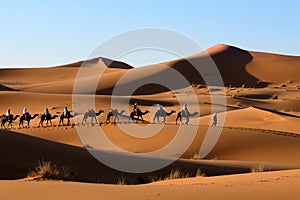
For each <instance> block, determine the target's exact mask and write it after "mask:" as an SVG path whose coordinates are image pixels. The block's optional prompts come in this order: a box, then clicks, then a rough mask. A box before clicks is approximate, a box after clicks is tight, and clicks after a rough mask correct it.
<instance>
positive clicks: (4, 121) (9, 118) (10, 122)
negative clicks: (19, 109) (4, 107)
mask: <svg viewBox="0 0 300 200" xmlns="http://www.w3.org/2000/svg"><path fill="white" fill-rule="evenodd" d="M18 117H20V115H16V116H15V117H14V116H13V115H10V116H9V117H8V118H7V117H6V115H2V116H1V128H2V127H4V128H6V127H5V124H6V122H8V126H7V128H9V125H10V127H11V128H12V122H13V121H15V120H16V119H17V118H18Z"/></svg>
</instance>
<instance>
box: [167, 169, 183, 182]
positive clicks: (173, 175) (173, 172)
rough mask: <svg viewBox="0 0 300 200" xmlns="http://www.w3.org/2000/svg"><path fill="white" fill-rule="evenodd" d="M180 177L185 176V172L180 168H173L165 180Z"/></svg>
mask: <svg viewBox="0 0 300 200" xmlns="http://www.w3.org/2000/svg"><path fill="white" fill-rule="evenodd" d="M178 178H184V175H183V173H182V172H181V171H180V170H179V169H176V170H173V169H172V170H171V172H170V174H169V175H168V176H167V177H166V178H165V180H172V179H178Z"/></svg>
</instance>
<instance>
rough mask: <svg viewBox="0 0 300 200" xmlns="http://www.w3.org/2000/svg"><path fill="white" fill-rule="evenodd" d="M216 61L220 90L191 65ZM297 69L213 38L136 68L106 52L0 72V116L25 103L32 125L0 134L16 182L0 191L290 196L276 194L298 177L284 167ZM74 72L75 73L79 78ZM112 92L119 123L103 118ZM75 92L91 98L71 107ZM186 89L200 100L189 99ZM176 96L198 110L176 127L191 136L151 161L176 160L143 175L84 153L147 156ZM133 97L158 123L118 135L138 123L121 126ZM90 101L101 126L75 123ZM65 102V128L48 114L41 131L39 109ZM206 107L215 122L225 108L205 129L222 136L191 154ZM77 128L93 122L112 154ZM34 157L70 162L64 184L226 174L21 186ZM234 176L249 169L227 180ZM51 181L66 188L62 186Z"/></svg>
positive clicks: (292, 159) (299, 61) (291, 162)
mask: <svg viewBox="0 0 300 200" xmlns="http://www.w3.org/2000/svg"><path fill="white" fill-rule="evenodd" d="M212 61H213V62H212ZM214 63H215V65H216V67H217V69H218V70H219V71H220V74H221V76H222V79H223V81H224V85H225V86H226V87H225V93H222V92H221V89H220V88H216V87H214V86H220V85H223V83H222V84H220V82H217V81H215V82H211V84H210V85H209V87H207V85H206V84H205V82H204V78H203V77H202V76H201V75H200V74H199V73H198V71H199V70H200V71H203V72H209V70H208V69H210V67H212V65H213V64H214ZM193 65H194V66H193ZM299 66H300V58H299V57H297V56H283V55H275V54H270V53H259V52H250V51H246V50H243V49H240V48H236V47H233V46H228V45H222V44H221V45H216V46H214V47H211V48H209V49H207V50H206V51H205V52H200V53H198V54H195V55H191V56H189V57H186V58H182V59H177V60H173V61H168V62H163V63H159V64H153V65H149V66H144V67H140V68H132V67H131V66H130V65H127V64H126V63H123V62H119V61H112V60H110V59H106V58H95V59H90V60H88V61H85V62H83V61H80V62H76V63H72V64H68V65H63V66H56V67H51V68H31V69H0V112H1V113H0V114H4V113H5V112H6V110H7V109H8V108H10V109H11V112H12V114H14V115H17V114H19V115H20V114H21V112H22V109H23V107H24V106H26V107H27V108H28V110H29V112H30V113H31V114H32V115H33V114H38V115H39V116H38V117H36V118H35V119H33V120H31V122H30V123H31V126H30V128H19V127H18V123H19V120H16V121H14V122H13V123H12V125H13V127H12V128H10V129H6V130H0V138H1V139H0V146H1V150H0V154H1V155H2V156H1V167H0V169H1V170H0V178H1V179H22V180H18V181H17V180H12V181H0V185H1V189H2V192H1V194H3V195H2V196H1V195H0V196H1V197H2V198H5V199H6V198H8V197H11V198H13V199H15V198H21V196H22V195H23V196H22V197H26V195H27V194H28V195H29V196H31V197H28V198H32V199H34V198H39V196H38V195H40V194H41V193H39V192H37V193H34V194H31V193H26V195H25V194H23V191H25V190H28V189H29V190H30V191H31V188H33V187H36V186H38V187H39V189H40V190H39V191H47V190H53V191H57V192H53V193H51V195H52V196H51V195H50V196H49V199H52V197H53V198H55V197H56V195H57V194H58V193H63V197H66V196H68V197H70V198H71V197H73V196H74V195H75V193H73V192H71V189H74V188H75V190H76V191H80V195H82V196H80V195H78V196H77V195H76V196H74V198H79V199H80V198H81V197H83V196H84V197H93V195H95V192H96V191H103V192H104V193H103V194H102V195H103V197H104V198H112V199H113V198H115V196H114V193H115V191H117V190H118V191H122V192H123V194H124V195H130V197H133V196H135V197H133V199H135V198H142V196H139V195H144V194H141V193H140V192H137V191H140V190H141V189H143V190H145V191H147V195H148V196H147V197H146V198H149V199H150V198H156V197H157V198H159V199H169V198H173V197H174V199H181V198H182V197H183V195H184V197H185V198H186V197H187V196H189V197H190V198H191V199H193V198H197V199H199V197H206V196H207V197H228V195H229V194H230V193H234V194H233V197H235V198H239V199H243V198H245V194H248V193H249V192H251V193H253V194H254V193H255V195H256V196H255V197H257V198H264V197H266V198H267V197H270V198H272V197H274V198H277V197H282V196H284V197H287V198H289V199H292V198H293V195H298V193H297V191H293V190H292V189H287V190H285V192H283V193H280V194H278V191H279V190H278V188H286V187H287V185H288V186H291V188H293V187H295V184H290V183H291V182H293V181H295V183H297V184H298V182H299V179H298V176H299V171H298V170H290V169H295V168H299V166H300V159H299V156H298V153H299V151H300V128H299V126H298V124H299V117H298V116H300V113H299V112H300V104H299V98H300V95H299V89H300V85H299V84H300V83H299V81H300V80H299V73H300V71H299V70H300V68H299ZM194 67H196V68H194ZM207 70H208V71H207ZM78 72H80V73H82V74H81V75H80V76H79V75H78ZM76 81H79V82H76ZM77 83H78V84H79V86H80V87H79V89H78V88H77V89H78V90H76V91H74V88H75V87H74V84H77ZM92 85H94V86H95V88H93V87H92ZM116 85H117V87H116ZM262 86H263V87H262ZM116 89H118V91H119V92H117V93H114V96H113V97H114V100H115V101H116V102H117V103H118V105H119V107H118V110H119V111H121V110H123V109H124V111H125V112H122V115H120V121H119V123H117V124H114V123H107V124H106V116H107V114H108V113H109V111H110V110H111V109H112V95H111V94H112V93H113V92H116ZM73 92H76V93H77V94H78V95H80V96H81V97H82V98H83V99H89V98H90V97H91V94H92V95H94V94H95V99H93V102H88V103H87V104H88V105H86V107H84V108H82V109H81V110H76V109H74V107H73V106H74V105H76V104H78V102H76V101H74V99H73V98H72V94H73ZM192 93H194V94H195V96H196V100H198V102H195V101H192V99H191V96H192ZM212 97H214V98H217V99H221V98H225V99H226V102H223V103H220V104H216V103H215V102H212ZM179 98H184V99H185V103H187V104H188V106H189V109H190V111H191V112H194V111H197V110H196V108H197V107H198V106H199V107H200V111H201V112H200V113H199V114H195V115H194V116H193V117H191V120H190V124H189V125H188V126H186V125H184V126H183V130H184V131H185V133H186V134H185V135H184V137H183V138H182V140H188V138H189V134H192V133H191V132H190V130H191V129H190V128H191V127H194V128H195V130H196V132H195V138H194V139H192V140H191V142H190V145H189V146H188V147H187V148H186V149H185V150H184V152H182V155H179V152H178V149H177V146H176V148H173V149H169V150H168V151H164V153H162V154H161V155H160V156H159V157H151V159H153V160H156V161H157V160H158V161H162V162H165V161H168V160H169V159H171V158H173V157H177V156H178V155H179V157H180V158H179V159H178V160H176V161H175V162H174V163H172V164H171V165H169V166H167V167H165V168H162V169H160V170H157V171H154V172H149V173H146V172H145V173H137V174H134V173H125V172H120V171H117V170H115V169H112V168H110V167H108V166H106V165H104V164H103V163H101V162H98V161H97V160H96V159H95V158H94V157H93V156H92V155H91V154H89V152H88V151H87V150H86V149H85V147H87V146H88V147H89V148H92V149H93V151H99V152H102V153H104V154H105V155H107V156H111V157H113V158H116V159H117V160H118V159H123V160H126V159H127V160H130V159H131V158H133V157H139V158H142V159H146V157H144V153H147V152H153V151H156V150H158V149H161V148H162V147H164V146H165V145H166V144H168V143H170V142H171V141H172V140H173V139H174V137H175V136H176V133H177V131H178V129H179V124H176V123H175V120H176V117H177V113H178V112H179V111H181V106H182V102H180V101H179ZM128 101H129V105H128ZM135 102H138V103H139V106H140V108H141V109H142V110H143V111H146V110H150V113H149V114H147V115H145V116H144V123H142V121H141V120H140V121H138V124H137V126H138V127H147V126H149V125H153V126H154V127H156V128H157V127H158V128H160V127H162V128H161V129H160V130H159V131H158V132H157V134H155V135H153V136H151V137H148V138H138V137H133V136H130V135H128V134H126V132H125V131H124V129H123V128H129V129H130V128H134V127H136V124H135V123H129V122H128V120H129V115H130V112H131V111H132V108H133V104H134V103H135ZM94 103H95V108H96V110H97V111H98V110H100V109H101V110H103V111H104V113H103V114H101V115H100V116H97V119H98V121H99V123H97V124H95V125H92V124H90V119H88V123H87V124H85V123H83V124H81V122H82V119H83V116H84V113H85V112H86V111H87V109H89V108H91V106H92V105H93V104H94ZM157 103H160V104H162V105H163V106H164V108H165V110H166V111H167V112H170V111H171V110H174V111H176V113H175V114H173V115H170V116H167V118H166V124H165V125H164V126H162V124H153V117H154V113H155V112H156V109H157V108H156V107H155V105H156V104H157ZM65 106H67V107H68V108H69V110H70V111H71V113H72V114H75V113H76V116H75V117H74V118H72V119H71V125H69V126H66V125H60V124H59V119H58V118H56V119H54V120H53V126H46V127H39V122H40V117H41V114H43V111H44V109H45V108H49V111H50V113H51V114H52V115H58V116H59V115H61V114H62V112H63V109H64V107H65ZM212 106H214V111H216V112H219V114H218V115H219V118H221V117H222V116H225V114H226V118H225V124H224V127H223V128H222V127H220V124H218V125H217V127H213V128H215V129H222V130H221V131H222V132H221V137H220V138H219V140H218V142H217V143H216V145H215V146H214V148H213V149H212V151H211V152H210V153H209V154H208V155H207V157H205V158H204V159H201V160H199V158H198V157H199V156H198V154H199V149H200V148H201V145H202V143H203V140H204V137H205V135H206V134H207V130H208V128H209V125H210V124H211V119H212V112H213V111H212ZM113 120H114V119H112V121H113ZM198 122H199V123H200V124H199V125H198ZM77 128H86V130H87V133H89V130H91V129H93V128H101V129H102V130H103V131H104V132H105V136H106V137H107V138H108V139H109V140H110V141H112V142H113V143H114V144H115V145H117V146H118V147H119V150H112V149H109V148H107V147H106V146H101V147H99V146H96V145H94V143H93V142H91V143H86V142H84V141H82V140H81V138H80V135H79V134H78V132H77ZM138 134H140V135H141V136H142V135H143V134H146V132H143V131H139V133H138ZM178 148H179V146H178ZM124 151H127V152H125V153H124ZM41 160H45V161H51V162H52V163H53V164H55V165H56V166H58V167H66V168H68V170H70V171H71V172H72V173H73V174H74V177H73V179H72V180H73V181H79V182H92V183H98V182H100V183H113V184H115V183H117V182H118V181H119V180H120V179H124V181H125V182H126V183H128V184H141V183H148V182H150V181H151V177H152V179H153V177H161V178H164V177H167V176H169V174H170V172H171V171H172V170H174V169H178V170H180V171H182V172H184V173H189V174H190V175H191V176H193V175H195V174H196V172H197V170H198V169H200V170H201V172H202V173H205V174H206V175H208V176H216V175H225V176H219V177H208V178H203V177H197V178H193V179H183V180H174V181H166V182H157V183H152V184H150V185H145V186H112V185H101V184H86V183H75V182H59V181H53V182H52V181H46V182H41V183H37V182H32V181H29V182H25V181H24V180H23V178H26V176H27V173H28V172H29V171H30V169H33V168H34V167H35V166H36V165H37V164H38V162H39V161H41ZM141 164H143V163H141ZM258 166H259V168H260V170H261V171H270V170H283V169H289V170H288V171H282V172H270V173H269V172H268V173H266V172H265V173H250V174H249V172H251V170H253V169H254V168H256V167H258ZM239 173H248V174H245V175H234V176H229V174H239ZM75 175H76V176H75ZM286 183H288V184H286ZM56 185H59V186H62V187H63V188H67V189H66V190H64V191H62V189H60V188H59V187H56ZM245 185H247V187H246V186H245ZM2 186H3V187H2ZM13 186H16V187H18V188H19V191H20V192H17V193H13V194H12V193H11V191H12V190H13ZM261 186H262V187H264V186H270V188H271V189H270V191H269V192H268V193H264V192H263V191H261V190H260V187H261ZM76 188H77V189H78V190H77V189H76ZM179 188H181V189H179ZM224 188H226V190H224ZM4 190H5V192H4ZM155 191H159V192H157V193H156V192H155ZM174 191H175V192H174ZM177 191H178V192H177ZM204 191H205V192H204ZM206 191H211V192H212V193H211V194H212V195H215V196H209V195H208V192H206ZM256 191H259V192H256ZM287 191H288V192H287ZM179 193H180V194H179ZM157 194H158V195H157ZM24 195H25V196H24ZM36 195H37V196H36ZM72 195H73V196H72ZM195 195H197V196H195ZM280 195H282V196H280ZM247 197H248V196H246V198H247ZM279 199H280V198H279Z"/></svg>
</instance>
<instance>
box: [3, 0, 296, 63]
mask: <svg viewBox="0 0 300 200" xmlns="http://www.w3.org/2000/svg"><path fill="white" fill-rule="evenodd" d="M0 8H1V11H0V22H1V23H0V26H1V29H0V30H1V32H0V58H1V59H0V66H1V67H10V66H20V67H21V66H51V65H58V64H64V63H70V62H74V61H78V60H82V59H85V58H86V57H87V56H88V55H89V53H90V52H91V51H93V50H94V49H95V48H96V47H97V46H98V45H99V44H101V43H102V42H103V41H105V40H107V39H109V38H110V37H112V36H114V35H117V34H119V33H121V32H124V31H128V30H132V29H136V28H142V27H161V28H167V29H172V30H176V31H178V32H180V33H182V34H185V35H187V36H188V37H190V38H192V39H193V40H195V41H196V42H197V43H199V44H200V45H201V46H202V47H203V48H209V47H211V46H213V45H216V44H219V43H225V44H230V45H234V46H238V47H240V48H244V49H247V50H256V51H267V52H274V53H280V54H291V55H300V26H299V21H300V15H299V10H300V1H296V0H295V1H280V0H278V1H271V0H265V1H260V0H251V1H239V0H236V1H229V0H227V1H225V0H224V1H207V0H205V1H204V0H203V1H201V0H194V1H192V0H180V1H179V0H178V1H176V0H173V1H168V0H165V1H163V0H151V1H150V0H149V1H146V0H137V1H133V0H127V1H125V0H123V1H122V0H119V1H113V0H104V1H100V0H95V1H89V0H86V1H84V0H82V1H79V0H77V1H76V0H74V1H71V0H65V1H58V0H51V1H40V0H39V1H38V0H36V1H33V0H27V1H22V0H20V1H17V0H11V1H4V0H3V1H0ZM195 53H196V52H195ZM99 56H101V55H99ZM133 57H134V56H131V57H130V59H131V60H125V61H127V62H129V63H130V64H134V65H141V64H148V63H150V62H157V61H159V59H166V60H168V59H169V57H168V56H166V57H165V58H164V57H163V56H162V57H160V58H154V57H153V58H148V59H150V60H145V61H144V63H140V61H135V60H134V58H133ZM150 57H151V56H150ZM151 59H152V60H151Z"/></svg>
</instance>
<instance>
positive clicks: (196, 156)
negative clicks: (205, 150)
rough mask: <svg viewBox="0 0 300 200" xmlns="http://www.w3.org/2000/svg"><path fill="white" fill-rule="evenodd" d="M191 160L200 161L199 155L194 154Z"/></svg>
mask: <svg viewBox="0 0 300 200" xmlns="http://www.w3.org/2000/svg"><path fill="white" fill-rule="evenodd" d="M191 159H192V160H200V159H201V158H200V155H199V153H195V154H194V155H193V156H192V158H191Z"/></svg>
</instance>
